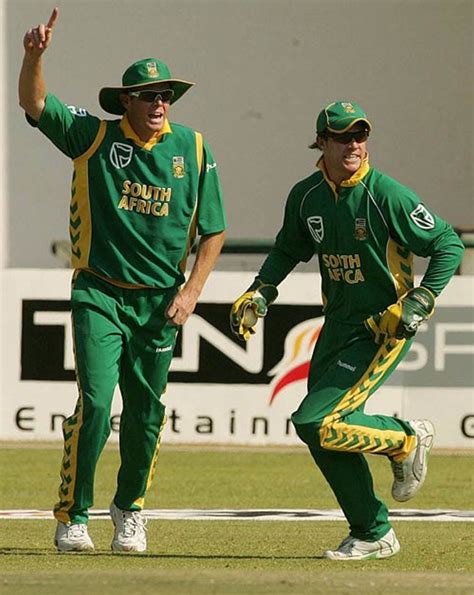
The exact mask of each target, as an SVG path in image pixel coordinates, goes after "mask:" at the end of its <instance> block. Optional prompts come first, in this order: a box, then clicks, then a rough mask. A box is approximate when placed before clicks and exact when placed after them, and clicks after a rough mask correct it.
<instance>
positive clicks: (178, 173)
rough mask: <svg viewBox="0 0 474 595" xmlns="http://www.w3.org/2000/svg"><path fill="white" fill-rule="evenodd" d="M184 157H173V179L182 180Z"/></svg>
mask: <svg viewBox="0 0 474 595" xmlns="http://www.w3.org/2000/svg"><path fill="white" fill-rule="evenodd" d="M185 173H186V172H185V171H184V157H180V156H177V155H175V156H174V157H173V176H174V177H175V178H184V174H185Z"/></svg>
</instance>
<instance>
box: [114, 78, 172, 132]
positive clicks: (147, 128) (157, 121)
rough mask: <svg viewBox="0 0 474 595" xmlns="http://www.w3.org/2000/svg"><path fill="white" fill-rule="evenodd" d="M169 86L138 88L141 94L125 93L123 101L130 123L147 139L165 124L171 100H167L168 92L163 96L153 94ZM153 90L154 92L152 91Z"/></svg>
mask: <svg viewBox="0 0 474 595" xmlns="http://www.w3.org/2000/svg"><path fill="white" fill-rule="evenodd" d="M167 89H169V87H168V86H167V85H166V84H165V85H159V84H157V85H156V86H155V85H153V87H152V88H150V87H142V88H141V89H140V88H138V89H136V90H135V91H137V92H140V91H142V93H140V95H139V96H138V97H137V96H133V95H125V96H123V103H124V106H125V109H126V113H127V116H128V121H129V122H130V125H131V126H132V128H133V129H134V130H135V132H136V133H137V134H138V136H139V137H140V138H141V139H142V140H144V141H147V140H149V139H150V138H152V137H153V136H155V135H156V134H158V133H159V132H160V131H161V130H162V128H163V126H164V124H165V120H166V117H167V114H168V110H169V108H170V102H169V101H168V100H167V99H168V97H166V93H163V97H158V98H156V99H155V100H153V99H152V96H153V94H155V95H156V94H157V93H158V92H159V91H166V90H167ZM150 91H153V92H154V93H151V92H150Z"/></svg>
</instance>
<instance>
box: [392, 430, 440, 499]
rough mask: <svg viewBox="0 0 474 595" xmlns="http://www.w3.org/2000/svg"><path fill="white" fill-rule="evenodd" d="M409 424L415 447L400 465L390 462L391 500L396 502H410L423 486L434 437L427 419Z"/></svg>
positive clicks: (433, 431)
mask: <svg viewBox="0 0 474 595" xmlns="http://www.w3.org/2000/svg"><path fill="white" fill-rule="evenodd" d="M409 424H410V425H411V427H412V428H413V429H414V430H415V433H416V447H415V448H414V449H413V450H412V452H411V453H410V454H409V455H408V457H407V458H406V459H405V460H404V461H403V462H402V463H396V462H395V461H393V460H392V461H390V464H391V465H392V472H393V477H394V482H393V485H392V498H393V499H394V500H396V501H397V502H406V501H407V500H410V498H413V496H414V495H415V494H416V492H417V491H418V490H419V489H420V488H421V486H422V485H423V482H424V481H425V478H426V472H427V471H428V455H429V454H430V450H431V448H432V446H433V439H434V435H435V430H434V426H433V424H432V423H431V422H430V421H428V420H427V419H415V420H412V421H410V422H409Z"/></svg>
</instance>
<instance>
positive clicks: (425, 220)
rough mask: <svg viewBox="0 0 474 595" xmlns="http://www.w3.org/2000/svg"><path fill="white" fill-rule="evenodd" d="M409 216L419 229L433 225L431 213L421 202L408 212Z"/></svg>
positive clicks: (429, 227)
mask: <svg viewBox="0 0 474 595" xmlns="http://www.w3.org/2000/svg"><path fill="white" fill-rule="evenodd" d="M410 218H411V220H412V221H413V223H414V224H415V225H416V226H417V227H419V228H420V229H433V228H434V226H435V220H434V218H433V215H432V214H431V213H430V212H429V211H428V209H427V208H426V207H425V205H423V204H421V203H420V204H419V205H418V206H417V207H416V208H415V209H413V211H412V212H411V213H410Z"/></svg>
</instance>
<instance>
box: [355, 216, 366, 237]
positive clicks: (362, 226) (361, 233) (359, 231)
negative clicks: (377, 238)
mask: <svg viewBox="0 0 474 595" xmlns="http://www.w3.org/2000/svg"><path fill="white" fill-rule="evenodd" d="M367 236H368V232H367V220H366V219H363V218H360V219H356V220H355V229H354V238H355V239H356V240H359V241H364V240H366V239H367Z"/></svg>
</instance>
